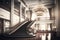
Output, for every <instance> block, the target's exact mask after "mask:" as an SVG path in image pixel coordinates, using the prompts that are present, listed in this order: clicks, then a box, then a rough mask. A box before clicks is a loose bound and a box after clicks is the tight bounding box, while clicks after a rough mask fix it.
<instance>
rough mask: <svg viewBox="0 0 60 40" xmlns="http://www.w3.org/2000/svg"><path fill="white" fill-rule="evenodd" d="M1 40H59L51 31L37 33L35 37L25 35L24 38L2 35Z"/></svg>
mask: <svg viewBox="0 0 60 40" xmlns="http://www.w3.org/2000/svg"><path fill="white" fill-rule="evenodd" d="M1 40H59V39H58V38H57V37H56V36H55V35H53V34H52V33H37V34H36V37H30V38H29V37H27V38H26V37H25V38H20V37H10V38H7V37H2V38H1Z"/></svg>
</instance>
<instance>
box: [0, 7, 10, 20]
mask: <svg viewBox="0 0 60 40" xmlns="http://www.w3.org/2000/svg"><path fill="white" fill-rule="evenodd" d="M0 18H4V19H8V20H10V12H8V11H6V10H5V9H3V8H0Z"/></svg>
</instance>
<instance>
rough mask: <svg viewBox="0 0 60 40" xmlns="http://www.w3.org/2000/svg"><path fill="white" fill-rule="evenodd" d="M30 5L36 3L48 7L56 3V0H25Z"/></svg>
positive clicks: (32, 5) (31, 6)
mask: <svg viewBox="0 0 60 40" xmlns="http://www.w3.org/2000/svg"><path fill="white" fill-rule="evenodd" d="M24 2H25V3H26V4H27V6H28V7H30V8H33V7H34V6H36V5H39V4H44V5H45V6H46V7H48V8H50V7H53V6H54V5H53V4H54V0H24Z"/></svg>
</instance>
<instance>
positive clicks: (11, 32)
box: [9, 19, 29, 35]
mask: <svg viewBox="0 0 60 40" xmlns="http://www.w3.org/2000/svg"><path fill="white" fill-rule="evenodd" d="M28 21H29V20H28V19H26V20H25V21H23V22H22V23H21V24H20V25H19V26H18V27H16V28H15V29H14V30H12V32H10V33H9V35H10V34H12V33H14V32H15V31H16V30H18V29H19V28H20V27H21V26H22V25H24V24H25V23H27V22H28Z"/></svg>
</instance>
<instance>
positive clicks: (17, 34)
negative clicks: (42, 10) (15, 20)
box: [6, 21, 32, 37]
mask: <svg viewBox="0 0 60 40" xmlns="http://www.w3.org/2000/svg"><path fill="white" fill-rule="evenodd" d="M31 22H32V21H28V22H27V23H25V24H24V25H22V26H21V27H20V28H19V29H18V30H16V31H15V32H14V33H12V34H10V35H7V36H6V37H32V35H28V34H27V32H26V27H27V26H28V25H29V24H30V23H31Z"/></svg>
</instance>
